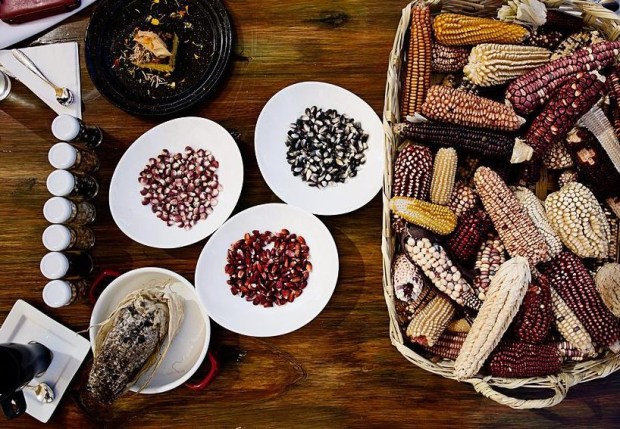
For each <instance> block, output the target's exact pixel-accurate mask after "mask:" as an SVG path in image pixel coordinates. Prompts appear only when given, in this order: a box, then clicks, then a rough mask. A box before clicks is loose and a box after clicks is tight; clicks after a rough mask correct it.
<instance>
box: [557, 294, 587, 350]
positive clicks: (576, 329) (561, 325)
mask: <svg viewBox="0 0 620 429" xmlns="http://www.w3.org/2000/svg"><path fill="white" fill-rule="evenodd" d="M551 305H552V306H553V317H554V319H555V320H554V321H555V326H556V328H557V329H558V331H559V332H560V334H562V336H563V337H564V339H565V340H566V341H568V342H569V343H571V344H572V345H573V346H575V347H577V348H578V349H579V351H580V352H582V353H584V354H586V355H588V356H593V355H595V354H596V350H595V349H594V344H593V343H592V337H590V334H588V331H586V328H585V326H583V323H581V322H580V321H579V319H578V318H577V316H576V315H575V313H574V312H573V311H572V310H571V309H570V308H569V307H568V305H567V304H566V302H564V300H563V299H562V297H561V296H560V295H559V294H558V293H557V292H556V291H555V289H554V288H551Z"/></svg>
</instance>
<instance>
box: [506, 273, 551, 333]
mask: <svg viewBox="0 0 620 429" xmlns="http://www.w3.org/2000/svg"><path fill="white" fill-rule="evenodd" d="M552 322H553V308H552V306H551V289H550V287H549V279H548V278H547V277H546V276H545V275H543V274H539V275H538V277H536V278H534V279H533V280H532V283H530V286H529V288H528V290H527V293H526V294H525V298H523V303H522V304H521V307H520V308H519V312H518V313H517V316H516V317H515V320H514V321H513V323H512V326H511V331H512V332H513V333H514V336H515V338H516V339H518V340H519V341H523V342H524V343H541V342H543V341H544V340H545V338H547V335H548V334H549V328H551V323H552Z"/></svg>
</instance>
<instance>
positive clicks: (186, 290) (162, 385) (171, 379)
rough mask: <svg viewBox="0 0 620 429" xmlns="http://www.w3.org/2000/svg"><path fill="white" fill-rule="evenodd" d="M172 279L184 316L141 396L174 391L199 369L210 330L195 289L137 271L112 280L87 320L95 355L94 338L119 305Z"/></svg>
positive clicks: (159, 272) (161, 272) (164, 273)
mask: <svg viewBox="0 0 620 429" xmlns="http://www.w3.org/2000/svg"><path fill="white" fill-rule="evenodd" d="M167 279H172V280H173V281H174V283H173V284H172V290H173V291H174V292H176V293H177V294H178V295H180V296H181V297H182V298H183V300H184V310H185V313H184V314H185V316H184V318H183V323H182V325H181V328H180V329H179V331H178V332H177V334H176V336H175V337H174V340H173V341H172V344H171V345H170V349H169V351H168V354H167V355H166V357H165V358H164V360H163V361H162V364H161V365H160V367H159V368H158V369H157V371H156V372H155V374H154V376H153V378H152V380H151V382H150V384H149V385H148V386H147V387H146V388H145V389H143V390H141V391H140V393H147V394H148V393H161V392H166V391H168V390H171V389H174V388H175V387H177V386H179V385H180V384H182V383H184V382H185V381H187V380H188V379H189V378H190V377H191V376H192V374H194V372H196V370H197V369H198V367H199V366H200V364H202V361H203V360H204V358H205V355H206V353H207V349H208V348H209V339H210V337H211V326H210V322H209V316H208V315H207V312H206V311H205V309H204V307H203V306H202V304H201V303H200V300H199V299H198V296H197V295H196V289H194V286H192V284H191V283H190V282H188V281H187V280H186V279H185V278H183V277H182V276H180V275H179V274H177V273H175V272H173V271H170V270H166V269H163V268H155V267H147V268H138V269H136V270H132V271H129V272H126V273H125V274H122V275H121V276H120V277H118V278H117V279H115V280H114V281H113V282H112V283H110V284H109V285H108V287H107V288H106V289H105V290H104V291H103V293H102V294H101V295H100V296H99V299H98V300H97V303H96V304H95V307H94V308H93V313H92V315H91V318H90V326H91V328H90V330H89V335H90V339H91V347H92V349H93V353H94V352H95V338H96V336H97V332H98V331H99V327H98V326H97V325H98V324H99V323H101V322H102V321H104V320H106V319H107V318H108V316H109V315H110V314H112V312H113V311H114V310H115V309H116V308H117V306H118V304H119V303H120V302H121V301H122V300H123V299H124V298H125V297H126V296H127V295H128V294H130V293H131V292H133V291H135V290H138V289H141V288H143V287H145V286H149V285H153V284H161V282H162V281H165V280H167ZM149 376H150V372H148V371H147V372H146V373H145V374H143V375H142V377H140V378H139V379H138V380H137V382H136V384H134V385H133V386H132V387H131V389H130V390H131V391H132V392H137V391H138V390H139V389H140V387H142V386H143V384H144V383H145V382H146V380H147V379H148V377H149Z"/></svg>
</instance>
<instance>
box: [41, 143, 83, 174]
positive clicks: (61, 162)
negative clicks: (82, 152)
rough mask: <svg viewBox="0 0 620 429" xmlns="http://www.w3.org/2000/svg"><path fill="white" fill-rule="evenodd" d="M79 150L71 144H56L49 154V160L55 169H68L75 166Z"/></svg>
mask: <svg viewBox="0 0 620 429" xmlns="http://www.w3.org/2000/svg"><path fill="white" fill-rule="evenodd" d="M77 153H78V151H77V149H76V148H74V147H73V146H71V145H70V144H69V143H64V142H61V143H56V144H55V145H54V146H52V147H51V149H50V151H49V152H48V154H47V159H48V160H49V162H50V164H51V166H52V167H54V168H60V169H67V168H71V167H73V166H74V165H75V161H76V160H77Z"/></svg>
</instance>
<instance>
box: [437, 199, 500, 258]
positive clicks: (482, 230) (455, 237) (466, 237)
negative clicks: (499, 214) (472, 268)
mask: <svg viewBox="0 0 620 429" xmlns="http://www.w3.org/2000/svg"><path fill="white" fill-rule="evenodd" d="M492 228H493V224H492V223H491V219H489V216H488V215H487V214H486V213H485V212H484V211H482V210H480V209H478V210H472V211H470V212H469V213H467V214H465V215H463V216H462V217H460V218H459V220H458V222H457V224H456V229H455V230H454V232H453V233H452V234H451V235H450V236H449V237H448V240H447V242H446V245H447V247H448V249H449V250H450V251H451V252H452V254H453V255H454V257H455V258H457V260H458V261H459V262H462V263H469V262H472V261H473V260H474V258H475V257H476V253H477V252H478V249H480V246H481V245H482V243H483V242H484V240H485V239H486V238H487V234H488V233H489V232H490V231H491V229H492Z"/></svg>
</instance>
